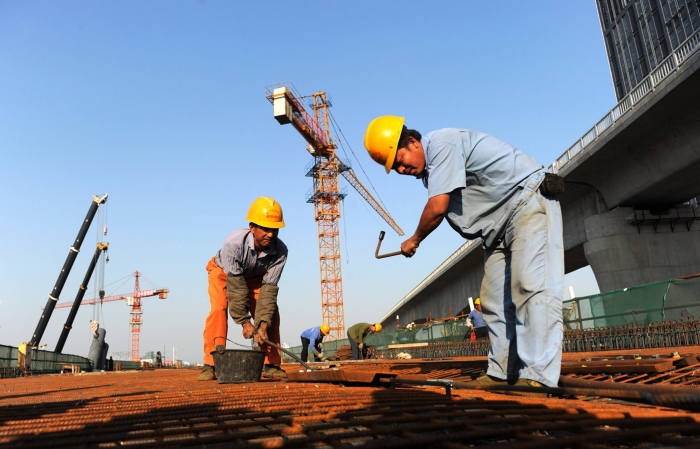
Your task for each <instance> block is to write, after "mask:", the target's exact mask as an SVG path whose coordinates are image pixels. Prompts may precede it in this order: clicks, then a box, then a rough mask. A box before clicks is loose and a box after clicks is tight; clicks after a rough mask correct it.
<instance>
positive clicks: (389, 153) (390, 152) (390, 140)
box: [365, 115, 404, 173]
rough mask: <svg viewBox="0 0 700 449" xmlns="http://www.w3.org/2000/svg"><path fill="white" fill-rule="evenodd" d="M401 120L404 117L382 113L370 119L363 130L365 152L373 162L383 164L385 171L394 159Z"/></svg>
mask: <svg viewBox="0 0 700 449" xmlns="http://www.w3.org/2000/svg"><path fill="white" fill-rule="evenodd" d="M403 122H404V117H397V116H395V115H383V116H381V117H377V118H375V119H374V120H372V122H371V123H370V124H369V126H367V131H365V148H367V152H368V153H369V155H370V157H371V158H372V159H374V162H376V163H377V164H379V165H383V166H384V169H385V170H386V172H387V173H389V172H390V171H391V167H392V166H393V165H394V159H396V150H398V146H399V137H401V131H402V130H403Z"/></svg>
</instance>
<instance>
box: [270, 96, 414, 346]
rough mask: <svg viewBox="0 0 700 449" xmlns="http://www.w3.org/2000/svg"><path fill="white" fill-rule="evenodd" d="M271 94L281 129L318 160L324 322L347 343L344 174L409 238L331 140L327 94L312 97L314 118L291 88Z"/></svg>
mask: <svg viewBox="0 0 700 449" xmlns="http://www.w3.org/2000/svg"><path fill="white" fill-rule="evenodd" d="M266 93H267V95H266V98H267V99H268V100H269V101H270V102H271V103H272V107H273V115H274V117H275V119H277V121H278V122H279V124H281V125H284V124H288V123H291V124H292V126H294V128H295V129H296V130H297V131H298V132H299V133H300V134H301V135H302V137H304V139H305V140H306V142H307V143H308V146H307V148H306V149H307V150H308V151H309V153H311V155H312V156H313V157H314V160H313V164H312V165H310V167H309V169H308V170H307V173H306V176H308V177H311V178H313V189H312V190H311V193H309V194H307V199H306V202H307V203H313V204H314V219H315V220H316V223H317V227H318V252H319V266H320V272H321V310H322V315H323V322H324V323H327V324H328V325H329V326H330V333H329V338H330V340H339V339H342V338H345V322H344V321H345V318H344V316H345V314H344V310H343V284H342V281H343V279H342V270H341V258H340V232H339V219H340V202H341V201H342V200H343V198H345V196H346V193H345V192H342V191H341V190H340V187H339V182H338V175H339V174H340V175H342V176H343V178H345V179H346V180H347V181H348V182H349V183H350V185H351V186H353V188H354V189H355V190H357V192H358V193H359V194H360V195H361V196H362V198H364V199H365V201H367V202H368V203H369V205H370V206H372V208H373V209H374V210H375V211H376V212H377V213H378V214H379V216H381V217H382V218H383V219H384V221H386V222H387V223H388V224H389V226H390V227H391V228H392V229H393V230H394V231H396V233H397V234H398V235H404V233H403V231H402V230H401V228H400V227H399V225H398V224H396V222H395V221H394V219H393V218H391V215H389V213H388V212H387V211H386V210H385V209H384V208H383V207H382V206H381V205H380V204H379V203H378V202H377V201H376V200H375V199H374V197H373V196H372V195H371V194H370V193H369V192H368V191H367V189H366V188H365V187H364V186H363V185H362V183H361V182H360V181H359V179H357V176H355V173H354V172H353V171H352V169H351V168H350V166H349V165H348V164H346V163H345V162H343V161H342V160H341V159H340V158H339V157H338V155H336V153H335V150H336V149H337V148H338V146H337V145H336V144H335V142H333V139H332V137H331V133H330V128H329V119H328V107H329V106H332V104H331V103H330V101H329V100H328V98H327V96H326V92H317V93H315V94H313V95H312V96H311V98H312V101H311V102H310V107H311V108H312V109H313V116H311V115H310V114H309V113H308V112H307V111H306V109H305V108H304V105H303V104H302V97H301V96H300V95H299V94H298V93H297V91H296V89H295V88H294V86H293V85H292V84H291V83H281V84H276V85H274V86H270V87H268V88H267V92H266Z"/></svg>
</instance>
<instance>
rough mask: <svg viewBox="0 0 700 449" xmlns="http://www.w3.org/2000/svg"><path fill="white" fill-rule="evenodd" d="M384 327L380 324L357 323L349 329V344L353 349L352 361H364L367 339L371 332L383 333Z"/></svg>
mask: <svg viewBox="0 0 700 449" xmlns="http://www.w3.org/2000/svg"><path fill="white" fill-rule="evenodd" d="M381 330H382V325H381V324H380V323H374V324H369V323H357V324H355V325H353V326H352V327H350V329H348V342H349V343H350V348H352V359H353V360H363V359H364V358H365V354H366V353H367V349H366V348H365V339H366V338H367V336H368V335H369V334H370V332H374V333H377V332H381Z"/></svg>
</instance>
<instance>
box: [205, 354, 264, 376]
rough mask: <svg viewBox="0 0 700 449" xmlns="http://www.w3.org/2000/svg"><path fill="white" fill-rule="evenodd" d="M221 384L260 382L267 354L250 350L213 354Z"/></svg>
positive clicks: (215, 368)
mask: <svg viewBox="0 0 700 449" xmlns="http://www.w3.org/2000/svg"><path fill="white" fill-rule="evenodd" d="M211 354H212V356H213V357H214V370H215V371H216V378H217V379H218V380H219V383H220V384H227V383H245V382H257V381H259V380H260V375H261V373H262V368H263V363H264V362H265V352H264V351H256V350H250V349H224V350H221V349H218V350H216V351H212V352H211Z"/></svg>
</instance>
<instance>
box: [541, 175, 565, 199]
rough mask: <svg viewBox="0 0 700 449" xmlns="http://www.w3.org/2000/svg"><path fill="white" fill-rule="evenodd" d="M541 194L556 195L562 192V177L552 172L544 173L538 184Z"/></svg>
mask: <svg viewBox="0 0 700 449" xmlns="http://www.w3.org/2000/svg"><path fill="white" fill-rule="evenodd" d="M540 192H541V193H542V195H558V194H560V193H564V178H562V177H561V176H559V175H555V174H554V173H545V174H544V180H543V181H542V183H541V184H540Z"/></svg>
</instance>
